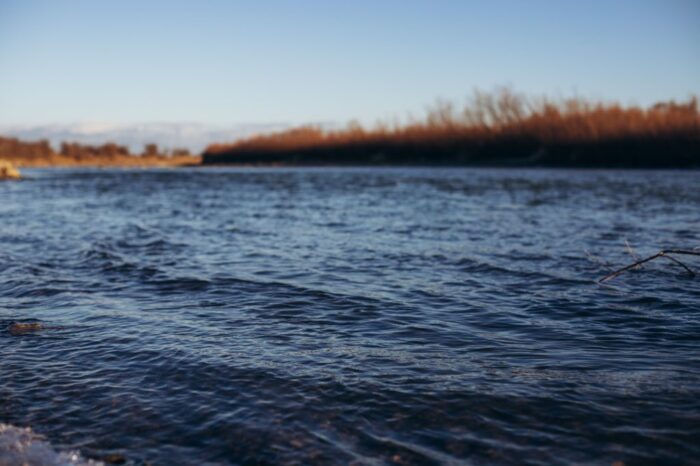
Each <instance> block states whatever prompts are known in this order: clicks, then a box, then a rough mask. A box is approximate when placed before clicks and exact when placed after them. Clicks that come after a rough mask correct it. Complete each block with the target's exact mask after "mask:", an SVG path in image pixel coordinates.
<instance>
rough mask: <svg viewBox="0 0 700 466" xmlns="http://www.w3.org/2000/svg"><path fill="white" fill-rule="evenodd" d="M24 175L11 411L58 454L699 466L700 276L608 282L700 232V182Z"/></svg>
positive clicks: (3, 418)
mask: <svg viewBox="0 0 700 466" xmlns="http://www.w3.org/2000/svg"><path fill="white" fill-rule="evenodd" d="M26 175H27V177H28V179H27V180H25V181H23V182H19V183H14V182H12V183H2V184H0V199H1V200H2V202H1V203H0V220H1V222H2V223H1V224H0V245H1V246H0V348H1V349H2V355H1V356H0V422H4V423H7V424H8V425H9V426H10V427H7V426H6V429H10V430H11V429H14V434H13V435H15V436H16V435H18V434H17V432H20V431H19V430H18V429H19V428H24V427H31V428H32V429H33V430H34V431H35V432H36V433H38V434H40V435H43V436H44V438H45V442H50V447H51V449H53V450H55V452H56V453H55V454H54V456H55V457H51V456H50V455H48V456H47V457H46V464H54V463H51V461H57V460H56V459H55V458H56V457H58V456H56V455H65V453H61V452H80V455H82V457H83V458H86V459H87V461H89V460H91V459H93V460H100V459H104V458H105V457H107V456H108V455H123V457H124V459H125V460H126V461H127V463H128V464H135V465H138V464H166V465H170V464H198V465H204V464H342V465H346V464H371V465H382V464H397V465H405V464H542V465H550V464H571V463H583V464H610V463H612V462H615V461H624V462H625V463H627V464H683V463H686V464H691V463H696V464H698V463H700V442H698V439H699V438H700V278H695V279H693V278H689V277H688V276H687V274H685V273H684V272H683V270H682V269H681V268H680V267H678V266H675V265H674V264H673V263H671V262H664V261H663V260H660V261H655V262H652V263H650V264H648V265H647V266H646V267H645V268H644V269H642V270H638V271H632V272H630V273H627V274H624V275H622V276H620V277H618V278H616V279H614V280H612V281H611V282H610V286H600V285H598V284H596V280H597V279H598V278H600V277H601V276H603V275H605V274H606V273H607V272H608V268H607V266H606V264H609V265H610V266H622V265H624V264H626V263H628V262H630V261H631V256H630V253H629V252H628V251H627V250H626V247H625V240H627V241H628V242H629V243H630V245H631V246H632V247H633V248H634V249H635V250H636V253H637V254H639V255H645V254H652V253H655V252H657V251H658V250H659V249H661V248H664V247H682V248H693V247H697V246H700V228H699V227H700V183H698V180H699V175H700V174H699V173H698V172H640V171H634V172H623V171H619V172H618V171H557V170H542V171H540V170H485V169H473V170H467V169H417V168H413V169H388V168H387V169H330V168H328V169H309V168H303V169H291V168H284V169H283V168H277V169H221V168H219V169H178V170H86V169H76V170H73V169H70V170H67V169H58V170H26ZM682 260H683V261H684V262H686V263H687V264H688V265H690V266H692V267H694V268H695V269H700V261H698V260H697V258H693V257H684V258H682ZM17 321H19V322H34V321H35V322H39V323H40V324H41V325H43V326H44V328H43V329H42V330H40V331H36V332H27V333H20V334H17V333H11V332H10V331H8V330H7V327H8V326H9V325H10V324H12V323H13V322H17ZM11 426H14V427H11ZM0 440H2V434H0ZM5 441H6V443H7V437H5ZM1 444H2V442H0V445H1ZM46 445H47V444H46V443H44V444H43V446H46ZM3 455H4V456H3ZM8 455H9V454H8V452H7V449H6V451H4V452H3V451H0V463H3V460H4V461H5V462H9V461H10V460H8V458H11V456H8ZM52 458H53V459H52ZM56 464H58V463H56Z"/></svg>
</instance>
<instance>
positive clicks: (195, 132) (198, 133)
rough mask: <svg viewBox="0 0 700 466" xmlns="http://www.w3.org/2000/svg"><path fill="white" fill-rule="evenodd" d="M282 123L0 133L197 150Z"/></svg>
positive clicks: (85, 126) (135, 148) (1, 132)
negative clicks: (151, 144)
mask: <svg viewBox="0 0 700 466" xmlns="http://www.w3.org/2000/svg"><path fill="white" fill-rule="evenodd" d="M289 127H290V125H288V124H285V123H268V124H240V125H235V126H230V127H220V126H210V125H203V124H199V123H143V124H131V125H118V124H110V123H99V122H90V123H75V124H55V125H39V126H20V125H14V126H0V136H9V137H16V138H19V139H22V140H24V141H37V140H41V139H47V140H48V141H49V142H50V143H51V144H52V145H53V146H54V147H56V148H58V147H59V146H60V144H61V142H79V143H83V144H104V143H106V142H115V143H117V144H120V145H124V146H127V147H128V148H129V150H130V151H132V152H141V150H142V149H143V146H144V145H145V144H149V143H155V144H158V146H159V147H161V148H165V149H176V148H186V149H189V150H190V152H192V153H199V152H201V151H202V150H204V148H205V147H206V146H207V145H208V144H211V143H215V142H217V143H225V142H233V141H236V140H238V139H241V138H245V137H249V136H252V135H255V134H261V133H270V132H275V131H281V130H284V129H287V128H289Z"/></svg>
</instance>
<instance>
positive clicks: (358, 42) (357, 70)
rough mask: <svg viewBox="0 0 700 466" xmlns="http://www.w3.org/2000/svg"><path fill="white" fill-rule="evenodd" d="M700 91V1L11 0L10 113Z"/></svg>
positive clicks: (252, 116) (1, 38)
mask: <svg viewBox="0 0 700 466" xmlns="http://www.w3.org/2000/svg"><path fill="white" fill-rule="evenodd" d="M498 85H510V86H512V87H513V88H514V89H515V90H517V91H521V92H525V93H532V94H543V93H545V94H548V95H551V96H554V97H556V96H562V95H563V96H570V95H573V94H576V95H579V96H583V97H590V98H600V99H611V100H617V101H621V102H623V103H641V104H648V103H651V102H653V101H657V100H665V99H669V98H675V99H685V98H686V97H688V96H689V95H690V94H692V93H700V1H698V0H617V1H616V0H587V1H581V0H551V1H544V0H488V1H468V0H454V1H448V0H425V1H411V0H352V1H334V0H325V1H311V0H296V1H293V0H289V1H274V0H250V1H246V2H242V1H236V0H193V1H177V0H153V1H148V0H114V1H97V0H0V124H6V125H7V124H46V123H66V122H88V121H101V122H113V123H135V122H153V121H159V122H170V121H191V122H201V123H206V124H236V123H264V122H288V123H306V122H332V121H335V122H345V121H347V120H349V119H351V118H358V119H360V120H361V121H363V122H372V121H374V120H376V119H378V118H388V117H391V116H393V115H397V116H405V115H406V114H407V113H408V112H412V113H413V114H415V115H420V114H422V112H423V110H424V109H425V107H426V106H427V105H429V104H431V103H432V102H434V101H435V99H436V98H446V99H452V100H455V101H457V102H462V101H464V99H465V98H466V97H467V96H468V95H469V94H470V93H471V92H472V90H473V89H474V88H477V87H478V88H481V89H485V90H489V89H493V88H494V87H495V86H498Z"/></svg>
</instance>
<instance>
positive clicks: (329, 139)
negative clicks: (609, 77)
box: [205, 89, 700, 161]
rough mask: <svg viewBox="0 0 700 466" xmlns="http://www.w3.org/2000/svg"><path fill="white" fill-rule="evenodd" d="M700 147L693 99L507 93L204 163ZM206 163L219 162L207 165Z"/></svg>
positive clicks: (257, 146)
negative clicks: (341, 153)
mask: <svg viewBox="0 0 700 466" xmlns="http://www.w3.org/2000/svg"><path fill="white" fill-rule="evenodd" d="M658 140H674V141H677V140H683V141H688V140H690V141H694V142H698V141H700V113H699V112H698V101H697V98H696V97H692V98H690V99H689V100H688V101H687V102H683V103H675V102H667V103H660V104H656V105H653V106H650V107H648V108H641V107H637V106H627V107H625V106H621V105H619V104H617V103H601V102H589V101H586V100H583V99H561V100H556V101H555V100H551V99H547V98H538V99H528V98H526V97H524V96H523V95H521V94H517V93H515V92H512V91H510V90H508V89H501V90H499V91H497V92H494V93H484V92H478V91H477V92H475V94H474V96H473V97H472V99H471V100H470V102H469V103H468V104H467V105H466V106H464V107H463V108H458V106H456V105H454V104H452V103H450V102H445V101H438V102H437V103H436V104H435V105H434V106H433V107H432V108H430V109H429V111H428V113H427V115H426V116H425V118H424V119H423V120H421V121H414V122H409V123H404V124H394V125H386V124H380V125H377V126H376V127H373V128H364V127H362V126H361V125H359V124H358V123H356V122H354V123H351V124H349V125H348V126H347V127H346V128H343V129H338V130H323V129H321V128H319V127H316V126H303V127H299V128H294V129H291V130H288V131H284V132H281V133H274V134H265V135H258V136H254V137H251V138H248V139H244V140H241V141H237V142H234V143H231V144H212V145H210V146H209V147H208V148H207V150H206V152H205V157H206V156H216V155H226V156H227V158H228V160H229V161H235V156H236V154H246V155H247V156H251V155H253V154H255V153H261V154H262V153H264V154H266V155H267V156H268V157H269V156H270V155H271V154H275V153H278V154H284V153H291V152H298V151H309V150H313V151H316V152H318V151H322V150H325V151H327V152H328V157H329V161H332V155H333V154H332V153H331V150H332V149H342V150H348V149H350V148H353V147H354V148H356V149H359V148H361V147H372V148H373V150H375V149H382V148H384V149H386V148H391V147H392V146H397V147H402V148H406V147H413V148H416V147H428V146H429V147H443V148H447V147H449V148H450V150H460V149H462V148H464V149H467V150H471V149H474V148H475V147H480V146H484V145H489V144H503V143H508V144H509V145H510V144H531V145H534V146H549V145H562V144H569V145H581V144H584V145H585V144H589V145H590V144H596V143H609V142H625V141H636V142H644V141H658ZM211 160H216V159H214V158H213V157H211Z"/></svg>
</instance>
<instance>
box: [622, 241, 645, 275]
mask: <svg viewBox="0 0 700 466" xmlns="http://www.w3.org/2000/svg"><path fill="white" fill-rule="evenodd" d="M625 247H626V248H627V252H629V253H630V256H632V260H634V261H638V260H639V256H637V255H636V254H635V253H634V249H632V246H630V242H629V241H627V238H625ZM639 268H640V269H641V268H642V266H641V265H640V266H639Z"/></svg>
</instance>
